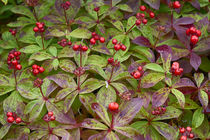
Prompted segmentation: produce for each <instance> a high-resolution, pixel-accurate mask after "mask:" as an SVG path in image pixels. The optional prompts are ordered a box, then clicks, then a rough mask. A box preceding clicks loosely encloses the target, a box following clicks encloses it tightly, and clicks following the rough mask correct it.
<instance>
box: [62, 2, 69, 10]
mask: <svg viewBox="0 0 210 140" xmlns="http://www.w3.org/2000/svg"><path fill="white" fill-rule="evenodd" d="M70 6H71V2H70V1H66V2H64V3H62V4H61V7H62V8H63V9H64V10H68V9H69V7H70Z"/></svg>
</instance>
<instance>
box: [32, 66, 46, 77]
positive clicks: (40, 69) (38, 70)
mask: <svg viewBox="0 0 210 140" xmlns="http://www.w3.org/2000/svg"><path fill="white" fill-rule="evenodd" d="M32 69H33V70H32V72H33V74H34V76H36V75H37V74H39V73H43V72H44V71H45V69H44V68H43V67H40V66H38V65H36V64H34V65H33V66H32Z"/></svg>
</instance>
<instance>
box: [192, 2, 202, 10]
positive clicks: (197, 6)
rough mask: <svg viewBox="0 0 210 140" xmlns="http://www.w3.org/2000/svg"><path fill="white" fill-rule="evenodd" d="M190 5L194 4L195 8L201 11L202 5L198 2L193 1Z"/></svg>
mask: <svg viewBox="0 0 210 140" xmlns="http://www.w3.org/2000/svg"><path fill="white" fill-rule="evenodd" d="M190 3H191V4H192V6H193V7H195V8H197V9H198V10H200V3H199V2H198V0H191V1H190Z"/></svg>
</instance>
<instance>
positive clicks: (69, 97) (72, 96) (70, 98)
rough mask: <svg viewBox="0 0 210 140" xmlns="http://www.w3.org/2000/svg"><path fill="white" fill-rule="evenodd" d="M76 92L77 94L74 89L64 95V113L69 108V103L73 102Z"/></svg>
mask: <svg viewBox="0 0 210 140" xmlns="http://www.w3.org/2000/svg"><path fill="white" fill-rule="evenodd" d="M78 94H79V93H78V91H74V92H72V93H71V94H69V95H68V96H67V97H66V99H65V100H64V112H65V113H66V112H68V111H69V109H70V108H71V105H72V104H73V102H74V100H75V98H76V97H77V95H78Z"/></svg>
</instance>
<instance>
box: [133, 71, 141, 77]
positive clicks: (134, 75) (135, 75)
mask: <svg viewBox="0 0 210 140" xmlns="http://www.w3.org/2000/svg"><path fill="white" fill-rule="evenodd" d="M133 77H134V78H135V79H139V78H140V77H141V73H140V72H139V71H135V72H134V74H133Z"/></svg>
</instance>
